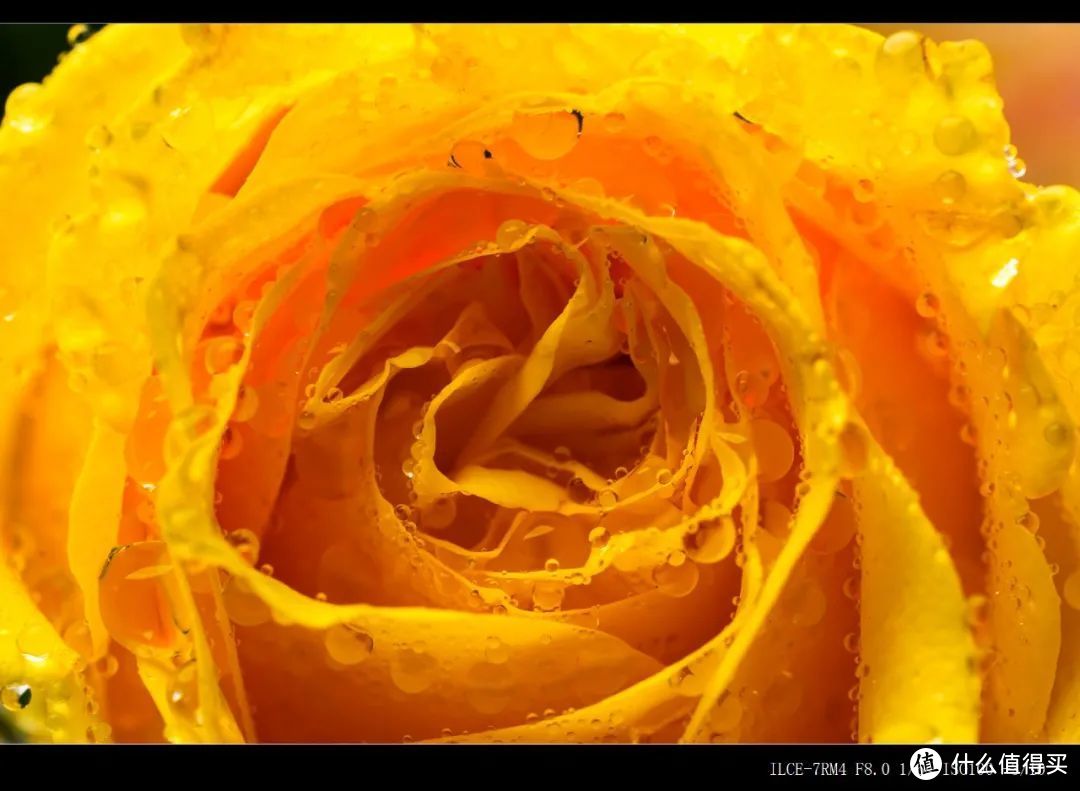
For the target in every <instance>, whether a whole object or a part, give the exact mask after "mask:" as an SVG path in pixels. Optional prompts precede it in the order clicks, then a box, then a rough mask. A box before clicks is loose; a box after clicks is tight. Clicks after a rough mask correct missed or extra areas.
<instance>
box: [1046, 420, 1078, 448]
mask: <svg viewBox="0 0 1080 791" xmlns="http://www.w3.org/2000/svg"><path fill="white" fill-rule="evenodd" d="M1071 437H1072V429H1070V428H1069V426H1067V425H1065V424H1064V423H1058V422H1056V421H1055V422H1053V423H1049V424H1047V426H1046V428H1045V429H1043V438H1044V439H1045V440H1046V441H1047V442H1048V443H1049V444H1050V445H1053V446H1054V447H1061V446H1062V445H1064V444H1065V443H1067V442H1068V441H1069V439H1070V438H1071Z"/></svg>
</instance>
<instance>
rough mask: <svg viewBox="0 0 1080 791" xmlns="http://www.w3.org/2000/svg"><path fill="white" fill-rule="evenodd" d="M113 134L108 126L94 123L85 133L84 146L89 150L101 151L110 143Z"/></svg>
mask: <svg viewBox="0 0 1080 791" xmlns="http://www.w3.org/2000/svg"><path fill="white" fill-rule="evenodd" d="M112 141H113V134H112V132H110V131H109V127H107V126H103V125H101V124H95V125H94V126H92V127H90V129H89V131H88V132H87V133H86V138H85V142H86V147H87V148H89V149H90V150H91V151H102V150H104V149H106V148H108V147H109V146H110V145H112Z"/></svg>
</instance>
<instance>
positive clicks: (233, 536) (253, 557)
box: [225, 527, 259, 566]
mask: <svg viewBox="0 0 1080 791" xmlns="http://www.w3.org/2000/svg"><path fill="white" fill-rule="evenodd" d="M225 540H226V541H227V542H228V543H229V546H231V547H232V548H233V549H235V550H236V551H237V552H238V553H240V557H242V558H243V559H244V562H245V563H247V564H248V565H249V566H254V565H255V562H256V561H257V560H258V559H259V537H258V536H257V535H255V533H254V532H252V531H251V530H248V529H247V528H244V527H241V528H237V529H236V530H230V531H229V532H228V533H226V534H225Z"/></svg>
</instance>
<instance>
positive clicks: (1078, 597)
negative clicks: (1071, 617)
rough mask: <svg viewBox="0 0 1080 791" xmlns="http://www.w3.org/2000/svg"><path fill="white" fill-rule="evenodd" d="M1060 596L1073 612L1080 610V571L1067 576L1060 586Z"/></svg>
mask: <svg viewBox="0 0 1080 791" xmlns="http://www.w3.org/2000/svg"><path fill="white" fill-rule="evenodd" d="M1061 594H1062V596H1063V597H1064V599H1065V603H1066V604H1068V605H1069V606H1070V607H1072V608H1073V609H1074V610H1080V569H1077V570H1075V571H1074V572H1073V573H1072V574H1070V575H1069V576H1068V578H1067V579H1066V580H1065V584H1064V585H1063V586H1062V590H1061Z"/></svg>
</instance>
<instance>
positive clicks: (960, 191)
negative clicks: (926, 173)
mask: <svg viewBox="0 0 1080 791" xmlns="http://www.w3.org/2000/svg"><path fill="white" fill-rule="evenodd" d="M934 191H935V192H936V193H937V196H938V199H939V200H940V201H941V202H942V203H944V204H946V205H952V204H954V203H956V202H957V201H958V200H960V199H961V198H962V197H964V193H965V192H967V179H965V178H964V176H963V175H962V174H960V173H957V172H956V171H955V170H947V171H945V172H944V173H942V174H941V175H940V176H938V177H937V180H936V181H934Z"/></svg>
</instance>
